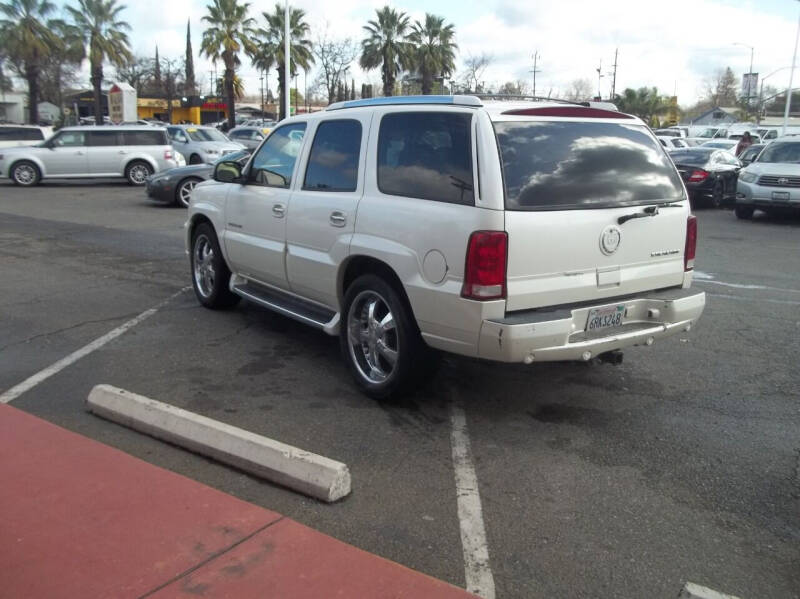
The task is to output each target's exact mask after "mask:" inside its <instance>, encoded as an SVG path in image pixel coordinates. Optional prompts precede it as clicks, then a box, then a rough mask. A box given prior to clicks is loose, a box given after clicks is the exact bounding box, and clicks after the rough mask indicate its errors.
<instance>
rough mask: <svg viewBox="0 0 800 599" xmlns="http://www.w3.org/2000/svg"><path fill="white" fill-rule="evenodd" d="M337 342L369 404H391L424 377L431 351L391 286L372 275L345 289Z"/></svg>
mask: <svg viewBox="0 0 800 599" xmlns="http://www.w3.org/2000/svg"><path fill="white" fill-rule="evenodd" d="M339 341H340V346H341V350H342V356H343V357H344V360H345V362H347V365H348V367H349V369H350V372H351V374H352V375H353V379H354V380H355V382H356V385H358V387H359V388H360V389H361V391H362V392H364V393H365V394H366V395H368V396H369V397H372V398H373V399H383V400H386V399H395V398H397V397H400V396H401V395H403V394H404V393H406V392H407V391H409V390H410V389H411V388H412V387H413V386H414V385H415V384H416V383H417V382H418V381H419V379H420V377H421V376H423V375H424V374H426V368H425V363H426V360H427V358H428V357H429V356H430V353H431V352H430V350H429V348H428V346H427V345H425V342H424V341H423V340H422V336H421V335H420V333H419V329H418V328H417V324H416V322H415V321H414V316H413V314H412V313H411V310H410V309H409V308H408V307H407V303H406V302H405V301H404V299H403V297H402V296H401V292H399V291H398V290H397V289H395V287H394V286H393V285H391V284H390V283H388V282H387V281H386V280H384V279H382V278H381V277H379V276H377V275H375V274H371V273H369V274H365V275H361V276H360V277H358V278H357V279H356V280H355V281H353V283H352V284H351V285H350V287H348V288H347V291H346V292H345V296H344V302H343V306H342V321H341V332H340V334H339Z"/></svg>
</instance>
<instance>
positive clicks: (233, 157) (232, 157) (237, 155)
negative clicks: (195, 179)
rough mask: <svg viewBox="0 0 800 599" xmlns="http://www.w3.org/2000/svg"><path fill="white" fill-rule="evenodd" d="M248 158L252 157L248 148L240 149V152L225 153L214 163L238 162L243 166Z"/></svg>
mask: <svg viewBox="0 0 800 599" xmlns="http://www.w3.org/2000/svg"><path fill="white" fill-rule="evenodd" d="M248 158H250V152H248V151H247V150H239V151H238V152H230V153H228V154H223V155H222V156H220V157H219V158H217V159H216V160H215V161H214V163H213V164H214V165H217V164H219V163H220V162H238V163H239V164H240V165H241V166H244V163H245V162H247V159H248Z"/></svg>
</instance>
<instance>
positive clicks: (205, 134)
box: [186, 127, 228, 141]
mask: <svg viewBox="0 0 800 599" xmlns="http://www.w3.org/2000/svg"><path fill="white" fill-rule="evenodd" d="M186 134H187V135H188V136H189V138H190V139H191V140H192V141H228V138H227V137H225V135H224V134H222V133H220V132H219V131H217V130H216V129H211V128H210V127H204V128H202V129H193V128H192V129H187V130H186Z"/></svg>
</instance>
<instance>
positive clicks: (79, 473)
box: [0, 404, 474, 599]
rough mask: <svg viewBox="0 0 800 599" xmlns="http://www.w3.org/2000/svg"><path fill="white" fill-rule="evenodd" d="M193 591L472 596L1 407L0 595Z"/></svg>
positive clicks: (297, 598) (292, 597)
mask: <svg viewBox="0 0 800 599" xmlns="http://www.w3.org/2000/svg"><path fill="white" fill-rule="evenodd" d="M109 426H112V425H109ZM197 596H203V597H231V598H237V599H238V598H248V597H264V598H270V597H276V598H287V599H302V598H306V597H307V598H315V599H316V598H325V597H346V598H362V597H363V598H372V597H393V598H395V597H396V598H400V597H408V598H419V599H425V598H428V597H431V598H433V597H436V598H444V599H446V598H451V597H452V598H454V599H455V598H468V597H474V596H473V595H471V594H469V593H467V592H466V591H464V590H462V589H459V588H456V587H454V586H451V585H449V584H447V583H444V582H442V581H439V580H436V579H434V578H431V577H429V576H426V575H424V574H420V573H419V572H415V571H413V570H409V569H408V568H405V567H403V566H401V565H399V564H396V563H394V562H390V561H388V560H385V559H383V558H381V557H378V556H376V555H373V554H370V553H367V552H365V551H362V550H360V549H357V548H355V547H353V546H351V545H347V544H345V543H342V542H340V541H337V540H335V539H333V538H331V537H329V536H327V535H324V534H322V533H319V532H317V531H315V530H312V529H310V528H307V527H305V526H303V525H301V524H298V523H297V522H294V521H293V520H290V519H289V518H286V517H284V516H281V515H280V514H277V513H275V512H272V511H269V510H266V509H262V508H260V507H258V506H255V505H253V504H250V503H246V502H244V501H241V500H239V499H236V498H235V497H231V496H230V495H226V494H225V493H222V492H220V491H217V490H215V489H212V488H210V487H207V486H205V485H202V484H200V483H197V482H195V481H193V480H191V479H188V478H185V477H183V476H180V475H178V474H174V473H172V472H168V471H166V470H163V469H161V468H158V467H156V466H153V465H151V464H148V463H147V462H143V461H142V460H139V459H136V458H134V457H131V456H129V455H127V454H125V453H122V452H121V451H118V450H116V449H113V448H111V447H108V446H106V445H102V444H100V443H97V442H96V441H92V440H91V439H87V438H85V437H82V436H80V435H77V434H75V433H72V432H69V431H67V430H65V429H62V428H60V427H57V426H55V425H53V424H50V423H48V422H45V421H44V420H41V419H39V418H36V417H34V416H31V415H30V414H27V413H26V412H23V411H20V410H17V409H16V408H12V407H10V406H8V405H3V404H0V597H9V598H11V597H14V598H28V597H31V598H32V597H48V598H55V597H69V598H73V597H89V598H91V597H113V598H123V597H159V598H160V597H197Z"/></svg>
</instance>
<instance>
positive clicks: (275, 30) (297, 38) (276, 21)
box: [256, 4, 314, 119]
mask: <svg viewBox="0 0 800 599" xmlns="http://www.w3.org/2000/svg"><path fill="white" fill-rule="evenodd" d="M261 14H262V15H263V16H264V19H265V20H266V24H267V26H266V28H261V29H258V31H256V35H257V36H258V39H259V42H260V43H261V44H262V45H263V46H265V47H266V48H269V50H268V51H269V52H270V53H271V54H272V57H273V60H274V61H275V66H276V68H277V69H278V92H279V96H280V115H281V117H280V118H282V119H283V118H286V117H287V116H289V115H285V114H283V110H284V104H285V101H286V100H285V98H286V89H287V88H286V85H287V82H286V81H284V79H285V75H286V72H285V71H286V70H285V68H284V64H285V58H284V56H285V45H284V39H285V38H284V31H285V28H284V24H285V22H286V19H285V11H284V7H283V5H281V4H276V5H275V10H274V11H273V12H272V13H267V12H265V13H261ZM305 17H306V12H305V11H304V10H302V9H300V8H290V9H289V43H290V50H289V52H290V53H291V54H290V56H289V59H290V63H289V64H290V69H291V72H290V73H289V76H290V77H294V76H295V75H297V74H298V73H299V72H300V70H308V68H309V67H310V66H311V65H312V64H314V55H313V53H312V51H311V49H312V44H311V40H310V39H308V33H309V31H310V27H309V26H308V23H306V21H305ZM289 83H290V84H291V82H289Z"/></svg>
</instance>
